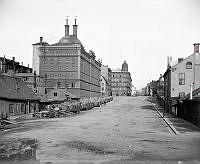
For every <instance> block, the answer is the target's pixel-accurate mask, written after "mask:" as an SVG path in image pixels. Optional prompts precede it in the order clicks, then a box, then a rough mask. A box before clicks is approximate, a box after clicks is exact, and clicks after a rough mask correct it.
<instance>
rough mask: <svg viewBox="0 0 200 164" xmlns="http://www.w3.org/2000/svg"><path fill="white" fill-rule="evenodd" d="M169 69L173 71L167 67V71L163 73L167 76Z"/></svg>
mask: <svg viewBox="0 0 200 164" xmlns="http://www.w3.org/2000/svg"><path fill="white" fill-rule="evenodd" d="M169 71H171V69H170V68H167V70H166V71H165V73H164V74H163V77H165V76H166V75H167V74H168V72H169Z"/></svg>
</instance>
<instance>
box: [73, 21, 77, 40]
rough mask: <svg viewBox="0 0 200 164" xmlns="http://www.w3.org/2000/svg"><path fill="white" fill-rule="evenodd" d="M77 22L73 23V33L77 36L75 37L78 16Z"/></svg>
mask: <svg viewBox="0 0 200 164" xmlns="http://www.w3.org/2000/svg"><path fill="white" fill-rule="evenodd" d="M74 21H75V22H74V25H73V35H74V36H75V37H77V27H78V26H77V25H76V18H75V20H74Z"/></svg>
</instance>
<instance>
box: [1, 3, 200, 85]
mask: <svg viewBox="0 0 200 164" xmlns="http://www.w3.org/2000/svg"><path fill="white" fill-rule="evenodd" d="M199 7H200V0H0V36H1V39H0V56H4V55H5V56H6V58H10V59H11V58H12V57H13V56H14V57H15V58H16V61H18V62H23V63H24V65H28V64H29V65H30V66H32V55H33V47H32V44H34V43H37V42H39V37H40V36H42V37H43V38H44V41H46V42H48V43H49V44H53V43H57V42H58V41H59V39H60V38H61V37H63V36H64V24H65V20H66V18H67V16H69V24H70V25H73V24H74V18H75V16H77V24H78V38H79V39H80V40H81V42H82V44H83V46H84V47H85V49H86V51H89V50H93V51H94V52H95V55H96V58H97V59H102V61H103V64H104V65H108V66H109V67H110V68H111V69H117V68H121V65H122V63H123V62H124V60H126V62H127V63H128V66H129V72H130V73H131V77H132V80H133V81H132V83H133V85H134V86H135V87H136V88H137V89H140V88H142V87H145V86H146V84H147V83H148V82H150V81H151V80H157V79H158V78H159V76H160V74H164V72H165V71H166V68H167V56H172V59H173V60H177V58H186V57H187V56H189V55H191V54H192V53H193V44H194V43H198V42H200V10H199ZM70 33H72V26H70Z"/></svg>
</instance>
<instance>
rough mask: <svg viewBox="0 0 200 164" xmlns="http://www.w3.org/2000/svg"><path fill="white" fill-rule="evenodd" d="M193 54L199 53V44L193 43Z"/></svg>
mask: <svg viewBox="0 0 200 164" xmlns="http://www.w3.org/2000/svg"><path fill="white" fill-rule="evenodd" d="M193 45H194V53H199V45H200V43H194V44H193Z"/></svg>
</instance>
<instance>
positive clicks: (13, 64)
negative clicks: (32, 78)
mask: <svg viewBox="0 0 200 164" xmlns="http://www.w3.org/2000/svg"><path fill="white" fill-rule="evenodd" d="M31 72H32V68H29V66H28V67H26V66H24V65H23V63H22V64H20V63H19V62H17V61H15V57H13V58H12V60H11V59H7V58H6V57H5V56H4V57H0V74H9V75H13V74H14V73H31Z"/></svg>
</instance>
